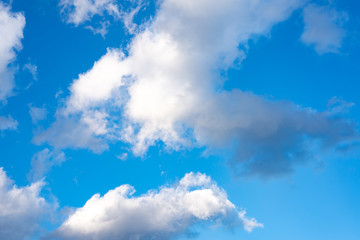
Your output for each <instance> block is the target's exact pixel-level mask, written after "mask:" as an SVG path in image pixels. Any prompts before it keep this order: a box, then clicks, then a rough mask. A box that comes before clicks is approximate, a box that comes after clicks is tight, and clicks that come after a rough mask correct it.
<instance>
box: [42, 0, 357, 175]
mask: <svg viewBox="0 0 360 240" xmlns="http://www.w3.org/2000/svg"><path fill="white" fill-rule="evenodd" d="M303 2H304V1H296V0H292V1H287V0H271V1H245V0H243V1H239V0H225V1H221V2H219V1H208V0H207V1H205V0H203V1H190V0H188V1H184V0H181V1H180V0H165V1H162V2H161V5H160V7H159V9H158V11H157V14H156V16H155V18H154V19H153V20H152V22H150V23H149V24H148V27H147V28H146V29H145V30H144V31H143V32H141V33H139V34H137V35H136V36H135V37H134V39H133V41H132V42H131V44H130V45H129V46H128V55H127V56H125V54H124V53H122V51H120V50H117V49H109V50H108V53H107V54H106V55H105V56H103V57H102V58H101V59H100V60H99V61H98V62H96V63H95V64H94V66H93V68H92V69H91V70H89V71H88V72H86V73H84V74H81V75H80V76H79V78H78V79H77V80H75V81H74V82H73V84H72V85H71V87H70V90H71V95H70V96H69V97H68V98H67V100H66V104H65V106H64V107H63V108H60V109H59V110H58V115H57V117H58V118H59V119H73V118H76V119H80V120H79V121H75V122H76V124H77V125H76V126H82V128H83V129H84V131H85V132H87V133H88V135H87V137H88V138H86V139H85V138H84V137H85V136H83V140H84V141H82V143H83V144H81V145H80V144H75V145H73V147H84V148H90V149H93V148H94V146H93V143H92V142H93V141H94V139H97V140H98V141H99V142H101V143H102V144H103V146H106V145H107V143H108V142H110V141H114V140H121V141H125V142H128V143H130V144H131V145H132V146H133V147H132V150H133V153H134V154H135V155H143V154H145V153H146V151H147V149H148V147H149V146H152V145H155V144H156V143H157V142H158V141H162V142H164V143H165V145H166V146H167V147H168V148H172V149H181V148H183V147H189V146H190V147H192V146H207V147H208V149H210V150H213V149H226V150H228V152H232V153H233V154H232V155H234V161H233V162H234V163H236V165H237V166H238V164H239V163H242V164H241V165H240V166H242V170H244V171H246V172H251V173H254V174H260V175H263V176H271V175H274V174H279V173H288V172H291V171H292V170H293V166H294V165H296V164H298V163H302V162H305V161H306V160H307V159H309V158H311V154H312V153H313V151H312V150H311V148H309V145H311V144H314V143H315V142H316V143H317V144H318V148H317V150H319V151H321V150H328V149H332V148H333V147H334V146H336V145H337V144H339V143H341V142H342V141H351V140H352V139H353V138H355V137H356V136H357V135H358V133H357V131H356V129H355V125H354V123H352V122H350V121H347V120H346V119H343V118H342V117H334V114H335V113H334V112H331V111H330V110H329V111H325V112H317V111H315V110H313V109H310V108H302V107H300V106H297V105H295V104H293V103H291V102H284V101H271V100H268V99H266V98H264V97H261V96H257V95H255V94H252V93H247V92H242V91H240V90H237V89H234V90H232V91H225V90H222V85H221V84H222V81H223V80H224V79H222V78H221V76H220V72H221V71H224V70H227V69H228V68H230V67H232V66H234V64H237V63H239V62H241V60H242V59H244V58H245V57H246V51H247V50H246V49H247V48H248V46H247V43H248V41H249V40H250V39H254V38H257V37H259V36H263V35H268V34H269V33H270V31H271V28H272V26H274V25H275V24H277V23H279V22H281V21H283V20H285V19H287V18H288V17H289V16H290V15H291V13H292V12H293V11H294V10H295V9H297V8H299V7H301V6H302V3H303ZM239 81H241V79H240V80H239ZM61 121H62V120H57V122H55V123H54V124H53V125H52V126H51V127H50V128H49V129H48V130H47V131H46V132H44V133H43V134H40V135H39V136H37V137H36V139H38V140H39V141H38V142H49V143H50V144H53V145H54V146H56V147H58V146H59V145H60V146H62V147H64V143H62V142H59V139H61V138H63V137H64V136H65V135H66V136H69V135H72V132H73V128H70V130H71V133H69V132H68V131H67V130H66V129H64V128H62V126H61V125H59V122H61ZM75 122H74V123H75ZM78 122H79V123H80V124H78ZM85 129H86V130H85ZM69 142H71V140H70V141H67V145H66V146H69ZM57 144H58V145H57ZM231 148H232V149H231ZM104 149H106V148H104ZM98 150H99V149H98Z"/></svg>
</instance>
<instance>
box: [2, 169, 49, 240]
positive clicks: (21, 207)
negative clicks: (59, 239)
mask: <svg viewBox="0 0 360 240" xmlns="http://www.w3.org/2000/svg"><path fill="white" fill-rule="evenodd" d="M43 185H44V183H43V182H41V181H40V182H36V183H33V184H31V185H29V186H26V187H20V188H19V187H17V186H16V185H14V184H13V182H12V181H11V180H10V179H9V178H8V177H7V176H6V173H5V172H4V170H3V169H2V168H0V239H8V240H23V239H28V238H30V237H31V236H33V234H36V232H37V231H39V223H40V221H41V220H42V219H43V217H44V216H45V215H46V214H48V213H49V211H50V209H51V206H50V205H49V204H48V203H47V202H46V201H45V199H44V198H42V197H41V196H40V191H41V189H42V187H43Z"/></svg>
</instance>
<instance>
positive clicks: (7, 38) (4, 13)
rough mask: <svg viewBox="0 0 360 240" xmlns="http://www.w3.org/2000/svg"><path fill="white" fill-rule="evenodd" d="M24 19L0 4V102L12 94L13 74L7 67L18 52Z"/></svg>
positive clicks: (21, 15)
mask: <svg viewBox="0 0 360 240" xmlns="http://www.w3.org/2000/svg"><path fill="white" fill-rule="evenodd" d="M24 27H25V17H24V15H23V14H21V13H13V12H11V9H10V7H8V6H6V5H4V3H2V2H0V36H1V37H0V86H1V87H0V102H1V101H2V102H4V101H5V100H6V98H7V97H9V96H10V95H11V94H12V91H13V88H14V87H15V82H14V72H13V70H12V69H11V67H9V64H10V63H12V62H13V61H14V59H15V57H16V50H20V49H21V47H22V45H21V39H22V38H23V29H24Z"/></svg>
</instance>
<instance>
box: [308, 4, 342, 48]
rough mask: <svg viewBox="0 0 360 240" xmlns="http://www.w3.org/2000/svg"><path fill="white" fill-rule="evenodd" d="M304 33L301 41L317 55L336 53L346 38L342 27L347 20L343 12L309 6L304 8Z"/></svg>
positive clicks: (313, 5)
mask: <svg viewBox="0 0 360 240" xmlns="http://www.w3.org/2000/svg"><path fill="white" fill-rule="evenodd" d="M303 18H304V32H303V34H302V35H301V41H302V42H303V43H304V44H306V45H309V46H313V47H314V48H315V50H316V52H318V53H319V54H324V53H327V52H332V53H337V52H339V50H340V49H341V47H342V44H343V40H344V38H345V37H346V31H345V30H344V28H343V26H344V24H345V23H346V22H347V20H348V16H347V14H346V13H345V12H339V11H336V10H335V9H333V8H330V7H325V6H317V5H315V4H310V5H309V6H307V7H305V8H304V11H303Z"/></svg>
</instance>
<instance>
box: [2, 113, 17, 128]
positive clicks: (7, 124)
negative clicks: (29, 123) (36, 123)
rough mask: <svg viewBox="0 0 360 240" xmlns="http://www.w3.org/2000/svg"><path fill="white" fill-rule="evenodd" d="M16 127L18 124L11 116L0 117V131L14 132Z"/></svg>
mask: <svg viewBox="0 0 360 240" xmlns="http://www.w3.org/2000/svg"><path fill="white" fill-rule="evenodd" d="M17 126H18V122H17V121H16V120H14V119H13V118H12V117H11V116H8V117H4V116H0V131H5V130H16V129H17Z"/></svg>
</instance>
